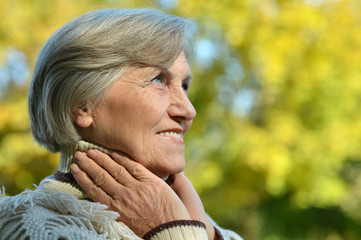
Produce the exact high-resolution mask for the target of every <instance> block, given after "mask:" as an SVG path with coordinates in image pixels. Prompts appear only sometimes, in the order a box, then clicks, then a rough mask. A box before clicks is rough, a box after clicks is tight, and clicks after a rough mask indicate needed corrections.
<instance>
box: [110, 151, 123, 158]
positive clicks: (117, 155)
mask: <svg viewBox="0 0 361 240" xmlns="http://www.w3.org/2000/svg"><path fill="white" fill-rule="evenodd" d="M112 156H113V157H115V158H120V157H121V156H120V155H119V153H117V152H112Z"/></svg>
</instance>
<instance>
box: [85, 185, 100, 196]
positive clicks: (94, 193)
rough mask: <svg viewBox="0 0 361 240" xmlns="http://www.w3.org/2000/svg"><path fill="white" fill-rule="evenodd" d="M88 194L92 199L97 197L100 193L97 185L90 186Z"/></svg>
mask: <svg viewBox="0 0 361 240" xmlns="http://www.w3.org/2000/svg"><path fill="white" fill-rule="evenodd" d="M88 195H89V196H90V197H91V198H93V199H99V198H100V195H101V191H100V189H99V188H98V187H97V186H92V187H91V188H90V190H89V193H88Z"/></svg>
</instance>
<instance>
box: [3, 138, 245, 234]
mask: <svg viewBox="0 0 361 240" xmlns="http://www.w3.org/2000/svg"><path fill="white" fill-rule="evenodd" d="M91 148H96V149H99V150H101V151H103V152H106V153H109V152H110V151H109V150H107V149H105V148H102V147H100V146H97V145H94V144H91V143H87V142H83V141H80V142H79V144H78V145H77V146H76V147H74V148H69V149H68V151H66V152H63V153H62V157H61V161H60V168H59V171H58V172H57V173H56V174H55V175H52V176H50V177H48V178H46V179H44V180H43V181H42V182H41V183H40V185H39V186H38V187H37V188H36V189H35V190H34V191H31V190H25V191H24V192H22V193H21V194H19V195H17V196H13V197H5V196H1V200H0V240H2V239H4V240H5V239H7V240H8V239H9V240H11V239H14V240H15V239H16V240H18V239H24V240H25V239H26V240H48V239H49V240H53V239H57V240H63V239H64V240H65V239H69V240H73V239H74V240H76V239H79V240H83V239H84V240H85V239H86V240H88V239H140V238H139V237H138V236H137V235H135V234H134V233H133V232H132V231H131V230H130V229H129V228H128V227H127V226H126V225H125V224H123V223H122V222H117V221H116V219H117V218H118V217H119V214H118V213H116V212H113V211H109V210H107V208H108V207H107V206H106V205H103V204H100V203H96V202H92V201H90V200H89V199H88V197H87V195H86V194H85V192H83V191H82V189H81V188H80V187H79V186H78V185H77V183H76V182H75V181H74V180H73V179H72V176H71V174H70V166H71V163H72V162H74V159H73V156H74V152H75V151H76V150H81V151H87V150H88V149H91ZM2 195H4V191H3V193H2ZM216 230H217V233H218V234H219V237H221V238H223V237H224V238H225V239H230V240H231V239H234V240H241V238H240V237H239V236H238V235H236V234H235V233H233V232H231V231H228V230H224V229H221V228H219V227H216ZM222 236H223V237H222ZM144 239H151V240H164V239H174V240H178V239H179V240H181V239H194V240H196V239H197V240H198V239H200V240H202V239H207V232H206V230H205V225H204V224H203V223H202V222H200V221H194V220H180V221H174V222H169V223H166V224H162V225H160V226H158V227H156V228H155V229H152V230H151V231H150V232H148V233H147V234H146V235H145V236H144Z"/></svg>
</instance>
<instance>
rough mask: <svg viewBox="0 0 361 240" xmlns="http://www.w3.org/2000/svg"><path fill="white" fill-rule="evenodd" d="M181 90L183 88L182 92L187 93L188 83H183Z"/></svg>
mask: <svg viewBox="0 0 361 240" xmlns="http://www.w3.org/2000/svg"><path fill="white" fill-rule="evenodd" d="M182 88H183V90H184V91H186V92H187V91H188V88H189V83H188V82H183V83H182Z"/></svg>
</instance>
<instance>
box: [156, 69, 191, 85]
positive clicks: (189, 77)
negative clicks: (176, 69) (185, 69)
mask: <svg viewBox="0 0 361 240" xmlns="http://www.w3.org/2000/svg"><path fill="white" fill-rule="evenodd" d="M161 71H162V72H164V73H165V74H167V75H168V76H169V78H171V79H174V74H173V73H172V72H170V71H169V70H168V69H167V68H163V69H161ZM191 80H192V75H191V74H190V73H188V74H187V75H186V76H185V77H184V78H183V79H182V82H190V81H191Z"/></svg>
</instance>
